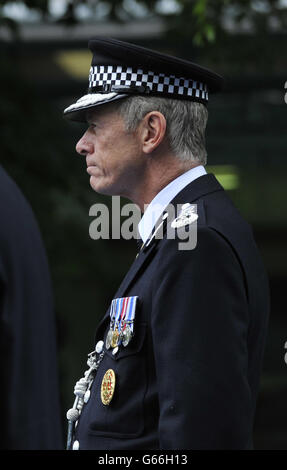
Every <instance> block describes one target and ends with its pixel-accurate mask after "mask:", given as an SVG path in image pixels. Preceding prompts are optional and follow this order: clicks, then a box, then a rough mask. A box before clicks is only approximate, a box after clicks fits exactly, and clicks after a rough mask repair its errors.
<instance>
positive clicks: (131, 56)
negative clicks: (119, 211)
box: [64, 38, 269, 450]
mask: <svg viewBox="0 0 287 470" xmlns="http://www.w3.org/2000/svg"><path fill="white" fill-rule="evenodd" d="M89 47H90V49H91V51H92V53H93V59H92V65H91V69H90V75H89V89H88V93H87V94H86V95H85V96H83V97H81V98H80V99H79V100H78V101H77V102H76V103H74V104H72V105H71V106H69V107H68V108H67V109H66V110H65V112H64V113H65V115H66V116H67V117H68V118H70V119H73V120H78V121H84V122H87V123H88V128H87V130H86V132H85V134H84V135H83V137H82V138H81V139H80V141H79V142H78V143H77V147H76V149H77V151H78V153H79V154H81V155H83V156H84V157H85V158H86V162H87V172H88V174H89V175H90V184H91V186H92V188H93V189H94V190H95V191H97V192H99V193H102V194H108V195H121V196H124V197H127V198H129V199H130V200H131V201H133V202H134V203H136V204H137V205H138V206H139V207H140V209H141V211H142V212H143V213H144V215H143V217H142V219H141V221H140V224H139V227H138V228H139V233H140V236H141V239H142V243H143V245H142V248H141V250H140V252H139V254H138V256H137V258H136V259H135V261H134V263H133V264H132V266H131V268H130V270H129V271H128V273H127V275H126V277H125V278H124V280H123V282H122V284H121V286H120V287H119V289H118V291H117V292H116V293H115V294H114V296H113V298H112V299H111V305H110V307H109V309H108V311H107V312H106V314H105V315H104V317H103V318H102V321H101V322H100V324H99V325H98V329H97V334H96V348H95V351H94V352H92V353H91V354H90V355H89V357H88V363H87V364H88V368H87V370H86V371H85V373H84V376H83V377H82V379H80V380H79V381H78V382H77V384H76V386H75V391H74V392H75V395H76V398H75V402H74V405H73V407H72V408H71V409H70V410H69V411H68V413H67V418H68V420H69V434H68V448H73V449H110V450H112V449H117V450H132V449H251V448H252V428H253V420H254V413H255V406H256V398H257V393H258V386H259V377H260V370H261V367H262V358H263V352H264V345H265V337H266V329H267V320H268V309H269V298H268V283H267V279H266V274H265V271H264V268H263V266H262V262H261V259H260V256H259V254H258V251H257V248H256V245H255V242H254V239H253V235H252V231H251V228H250V227H249V225H248V224H247V223H246V222H245V221H244V220H243V218H242V217H241V215H240V214H239V212H238V211H237V209H236V208H235V207H234V206H233V204H232V202H231V201H230V199H229V197H228V196H227V194H226V193H225V191H224V189H223V188H222V186H221V185H220V184H219V182H218V181H217V180H216V178H215V177H214V175H212V174H207V173H206V170H205V168H204V167H205V164H206V150H205V145H204V132H205V126H206V122H207V103H208V98H209V95H210V94H212V93H214V92H217V91H219V90H220V89H221V88H222V82H223V79H222V78H221V77H220V76H219V75H217V74H215V73H214V72H211V71H210V70H207V69H205V68H203V67H200V66H199V65H196V64H194V63H191V62H188V61H185V60H182V59H179V58H175V57H171V56H168V55H164V54H159V53H157V52H155V51H151V50H148V49H144V48H142V47H139V46H136V45H133V44H128V43H125V42H121V41H117V40H114V39H101V38H98V39H93V40H91V41H90V43H89ZM172 209H174V211H173V210H172ZM177 209H179V211H178V212H177ZM159 233H161V235H160V236H158V234H159ZM184 237H185V238H184ZM184 239H185V242H186V243H187V244H189V246H184V243H183V242H182V240H184Z"/></svg>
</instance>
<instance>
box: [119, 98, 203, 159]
mask: <svg viewBox="0 0 287 470" xmlns="http://www.w3.org/2000/svg"><path fill="white" fill-rule="evenodd" d="M116 108H117V111H118V112H119V113H120V115H121V116H122V118H123V120H124V122H125V126H126V129H127V131H135V130H136V128H137V127H138V125H139V123H140V122H141V120H142V119H143V118H144V116H145V115H146V114H147V113H149V112H151V111H159V112H161V113H162V114H163V115H164V117H165V119H166V122H167V137H168V142H169V145H170V148H171V151H172V152H173V153H174V155H175V156H177V157H178V158H179V159H181V160H183V161H186V162H187V161H190V162H192V163H197V164H198V163H200V164H202V165H206V160H207V158H206V157H207V152H206V148H205V128H206V123H207V118H208V111H207V108H206V106H204V105H203V104H201V103H197V102H194V101H187V100H173V99H169V98H160V97H146V96H131V97H128V98H126V99H122V100H119V101H118V102H117V106H116Z"/></svg>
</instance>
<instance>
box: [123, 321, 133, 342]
mask: <svg viewBox="0 0 287 470" xmlns="http://www.w3.org/2000/svg"><path fill="white" fill-rule="evenodd" d="M131 339H132V331H131V329H130V327H129V325H127V324H126V325H125V329H124V331H123V338H122V343H123V345H124V346H127V345H128V344H129V342H130V340H131Z"/></svg>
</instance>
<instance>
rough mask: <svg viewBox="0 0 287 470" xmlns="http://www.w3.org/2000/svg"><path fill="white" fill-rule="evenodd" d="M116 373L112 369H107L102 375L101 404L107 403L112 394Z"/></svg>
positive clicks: (109, 401) (110, 399)
mask: <svg viewBox="0 0 287 470" xmlns="http://www.w3.org/2000/svg"><path fill="white" fill-rule="evenodd" d="M115 386H116V375H115V373H114V371H113V369H108V370H107V371H106V373H105V375H104V377H103V380H102V385H101V400H102V403H103V405H109V404H110V403H111V401H112V398H113V396H114V392H115Z"/></svg>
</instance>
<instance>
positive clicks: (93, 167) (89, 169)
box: [87, 165, 97, 175]
mask: <svg viewBox="0 0 287 470" xmlns="http://www.w3.org/2000/svg"><path fill="white" fill-rule="evenodd" d="M96 169H97V165H89V166H88V167H87V173H89V175H93V173H94V171H95V170H96Z"/></svg>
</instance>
